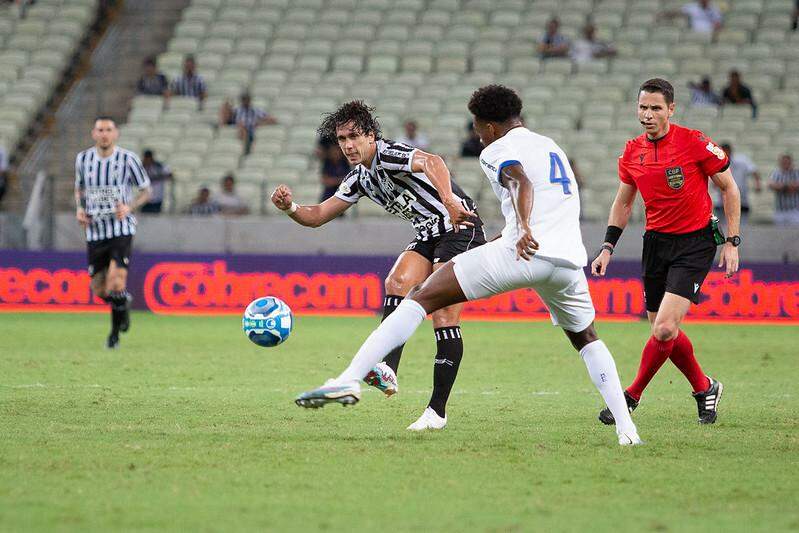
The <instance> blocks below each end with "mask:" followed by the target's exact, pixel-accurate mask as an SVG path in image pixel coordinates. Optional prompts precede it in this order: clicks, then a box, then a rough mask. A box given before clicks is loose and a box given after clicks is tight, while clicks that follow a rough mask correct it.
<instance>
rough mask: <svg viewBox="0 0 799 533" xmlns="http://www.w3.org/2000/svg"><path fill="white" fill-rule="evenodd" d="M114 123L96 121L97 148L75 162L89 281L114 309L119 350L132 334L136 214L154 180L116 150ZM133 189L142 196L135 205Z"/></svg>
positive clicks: (112, 338)
mask: <svg viewBox="0 0 799 533" xmlns="http://www.w3.org/2000/svg"><path fill="white" fill-rule="evenodd" d="M118 137H119V130H118V129H117V126H116V124H115V123H114V120H113V119H111V118H109V117H98V118H97V119H96V120H95V121H94V129H92V139H94V143H95V144H94V146H93V147H92V148H89V149H88V150H84V151H82V152H81V153H79V154H78V157H77V158H76V159H75V203H76V205H77V211H76V217H77V219H78V222H79V223H80V224H81V226H82V227H83V228H85V230H86V242H87V245H88V257H89V276H91V278H92V282H91V287H92V291H93V292H94V294H96V295H97V296H99V297H100V298H102V299H103V300H105V301H106V302H108V303H109V304H110V306H111V334H110V335H109V336H108V341H107V344H106V345H107V347H108V348H116V347H117V346H118V345H119V333H120V332H125V331H127V330H128V328H130V313H129V308H130V300H131V297H130V295H129V294H128V291H127V278H128V263H129V261H130V249H131V244H132V241H133V235H134V234H135V233H136V218H135V217H134V216H133V215H132V212H133V211H134V210H135V209H137V208H139V207H141V206H142V205H144V204H145V203H147V200H148V199H149V198H150V178H149V177H148V176H147V172H146V171H145V170H144V167H143V166H142V164H141V161H139V158H138V157H137V156H136V154H134V153H133V152H130V151H128V150H125V149H123V148H119V147H117V146H116V141H117V138H118ZM132 185H136V187H137V188H138V189H139V194H138V196H136V198H135V199H133V194H132V190H131V189H132Z"/></svg>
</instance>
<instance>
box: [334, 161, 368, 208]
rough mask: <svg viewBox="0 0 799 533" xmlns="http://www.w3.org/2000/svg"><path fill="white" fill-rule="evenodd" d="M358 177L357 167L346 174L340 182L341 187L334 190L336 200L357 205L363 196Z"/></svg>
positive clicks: (359, 175)
mask: <svg viewBox="0 0 799 533" xmlns="http://www.w3.org/2000/svg"><path fill="white" fill-rule="evenodd" d="M360 177H361V172H360V169H359V168H357V167H356V168H355V169H353V170H352V171H351V172H350V173H349V174H347V177H346V178H344V179H343V180H342V181H341V185H339V186H338V190H336V194H335V196H336V198H338V199H340V200H344V201H345V202H349V203H351V204H354V203H357V202H358V200H359V199H360V198H361V196H363V195H364V193H363V190H362V189H361V184H360Z"/></svg>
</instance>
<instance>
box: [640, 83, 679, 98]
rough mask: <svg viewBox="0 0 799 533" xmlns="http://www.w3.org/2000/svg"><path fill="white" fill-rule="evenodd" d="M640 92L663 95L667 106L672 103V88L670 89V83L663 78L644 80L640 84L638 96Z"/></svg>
mask: <svg viewBox="0 0 799 533" xmlns="http://www.w3.org/2000/svg"><path fill="white" fill-rule="evenodd" d="M642 92H647V93H660V94H662V95H663V98H664V99H665V100H666V103H667V104H671V103H673V102H674V87H672V85H671V83H669V82H667V81H666V80H664V79H663V78H652V79H651V80H646V81H645V82H644V83H642V84H641V88H640V89H638V94H641V93H642Z"/></svg>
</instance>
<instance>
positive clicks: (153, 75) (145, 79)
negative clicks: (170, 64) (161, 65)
mask: <svg viewBox="0 0 799 533" xmlns="http://www.w3.org/2000/svg"><path fill="white" fill-rule="evenodd" d="M136 91H137V92H138V93H139V94H149V95H152V96H167V95H168V94H169V82H168V81H167V79H166V76H164V74H162V73H161V72H159V71H158V69H157V68H156V66H155V59H154V58H152V57H148V58H147V59H145V60H144V62H143V63H142V75H141V77H140V78H139V81H138V83H137V84H136Z"/></svg>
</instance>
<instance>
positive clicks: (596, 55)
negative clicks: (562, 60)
mask: <svg viewBox="0 0 799 533" xmlns="http://www.w3.org/2000/svg"><path fill="white" fill-rule="evenodd" d="M615 55H616V49H615V48H613V46H611V45H610V44H609V43H606V42H603V41H599V40H597V38H596V27H595V26H594V25H593V24H592V23H591V22H588V23H586V25H585V26H583V36H582V38H580V39H578V40H577V41H575V42H574V44H573V45H572V47H571V58H572V61H574V62H575V63H577V64H584V63H590V62H591V60H593V59H601V58H603V57H613V56H615Z"/></svg>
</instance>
